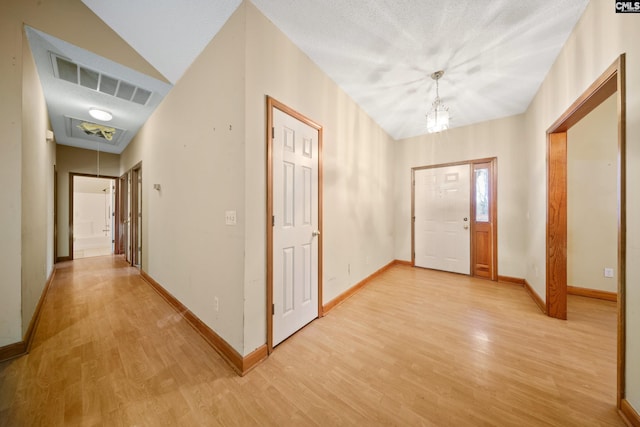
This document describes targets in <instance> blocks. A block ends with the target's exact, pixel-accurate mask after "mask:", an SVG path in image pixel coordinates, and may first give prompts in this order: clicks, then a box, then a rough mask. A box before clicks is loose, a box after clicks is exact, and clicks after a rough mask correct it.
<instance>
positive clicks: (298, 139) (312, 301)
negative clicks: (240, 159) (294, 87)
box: [272, 109, 319, 346]
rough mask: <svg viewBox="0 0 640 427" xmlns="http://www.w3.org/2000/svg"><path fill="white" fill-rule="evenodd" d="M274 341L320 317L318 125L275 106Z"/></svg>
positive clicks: (277, 341)
mask: <svg viewBox="0 0 640 427" xmlns="http://www.w3.org/2000/svg"><path fill="white" fill-rule="evenodd" d="M273 127H274V133H273V309H272V310H273V345H274V346H275V345H277V344H279V343H280V342H282V341H283V340H285V339H286V338H287V337H289V336H290V335H292V334H293V333H294V332H296V331H297V330H298V329H300V328H302V327H303V326H304V325H306V324H307V323H309V322H311V321H312V320H313V319H315V318H316V317H318V233H317V231H318V230H319V223H318V130H317V129H315V128H313V127H311V126H309V125H306V124H305V123H303V122H301V121H299V120H297V119H296V118H294V117H292V116H290V115H288V114H286V113H284V112H282V111H280V110H278V109H274V112H273Z"/></svg>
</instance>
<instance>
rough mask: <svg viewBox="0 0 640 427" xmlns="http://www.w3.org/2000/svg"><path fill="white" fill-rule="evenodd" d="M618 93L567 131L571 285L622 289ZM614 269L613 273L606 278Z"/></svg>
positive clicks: (569, 280)
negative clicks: (605, 274) (619, 236)
mask: <svg viewBox="0 0 640 427" xmlns="http://www.w3.org/2000/svg"><path fill="white" fill-rule="evenodd" d="M616 101H617V97H616V96H615V95H614V96H611V97H610V98H609V99H608V100H607V101H605V102H604V103H602V104H601V105H600V106H598V107H597V108H596V109H595V110H593V111H592V112H591V113H590V114H589V115H588V116H587V117H585V118H583V119H582V120H580V122H578V123H577V124H576V125H574V126H573V127H572V128H571V129H569V131H568V132H567V141H568V142H567V284H568V285H570V286H577V287H580V288H587V289H595V290H600V291H607V292H613V293H616V292H617V291H618V271H617V266H618V209H617V208H618V115H617V103H616ZM604 268H613V270H614V277H611V278H606V277H604V274H603V271H604Z"/></svg>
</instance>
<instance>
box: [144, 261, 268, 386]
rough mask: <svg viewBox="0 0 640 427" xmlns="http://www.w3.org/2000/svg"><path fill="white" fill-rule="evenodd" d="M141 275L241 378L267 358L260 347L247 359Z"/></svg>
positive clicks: (158, 284) (155, 284)
mask: <svg viewBox="0 0 640 427" xmlns="http://www.w3.org/2000/svg"><path fill="white" fill-rule="evenodd" d="M140 275H141V276H142V278H143V279H144V281H145V282H147V283H148V284H149V285H150V286H151V288H153V289H154V290H155V291H156V292H157V293H158V294H159V295H160V296H161V297H162V298H163V299H164V300H165V301H166V302H167V303H168V304H169V305H170V306H171V307H172V308H173V309H174V310H175V311H177V312H178V313H179V314H180V315H181V316H182V317H183V318H184V319H185V320H186V321H187V323H188V324H189V325H190V326H191V327H192V328H193V329H195V330H196V332H198V334H200V336H201V337H202V338H203V339H204V340H205V341H206V342H207V344H209V345H210V346H211V347H212V348H213V349H214V350H215V351H216V352H217V353H218V354H219V355H220V356H222V358H223V359H224V360H226V361H227V363H229V365H230V366H231V368H232V369H233V370H234V371H236V373H238V375H240V376H244V375H245V374H246V373H247V372H249V371H250V370H251V369H253V368H255V367H256V366H257V365H258V364H259V363H260V362H262V361H263V360H264V359H266V357H267V346H266V345H264V346H262V347H259V348H258V349H256V350H255V351H253V352H252V353H251V354H249V355H247V356H246V357H242V355H240V353H238V352H237V351H236V350H235V349H234V348H233V347H231V345H229V343H228V342H226V341H225V340H224V339H223V338H222V337H221V336H220V335H218V334H217V333H216V332H215V331H214V330H213V329H211V328H210V327H209V326H207V325H206V324H205V323H204V322H203V321H202V320H200V318H199V317H198V316H196V315H195V314H193V312H191V310H189V309H188V308H187V307H186V306H185V305H184V304H182V303H181V302H180V301H179V300H178V299H177V298H176V297H174V296H173V295H171V293H170V292H168V291H167V290H166V289H165V288H164V287H163V286H162V285H160V283H158V282H157V281H156V280H155V279H154V278H153V277H151V276H149V274H147V272H145V271H144V270H140Z"/></svg>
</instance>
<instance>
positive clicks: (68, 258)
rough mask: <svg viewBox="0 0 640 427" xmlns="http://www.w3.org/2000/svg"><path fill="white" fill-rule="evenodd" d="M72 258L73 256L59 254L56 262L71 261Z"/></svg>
mask: <svg viewBox="0 0 640 427" xmlns="http://www.w3.org/2000/svg"><path fill="white" fill-rule="evenodd" d="M71 260H72V258H71V256H59V257H58V258H56V262H65V261H71Z"/></svg>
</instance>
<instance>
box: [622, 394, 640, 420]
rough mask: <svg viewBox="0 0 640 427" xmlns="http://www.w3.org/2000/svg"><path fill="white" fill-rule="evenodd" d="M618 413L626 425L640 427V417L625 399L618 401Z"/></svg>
mask: <svg viewBox="0 0 640 427" xmlns="http://www.w3.org/2000/svg"><path fill="white" fill-rule="evenodd" d="M619 412H620V416H621V417H622V419H623V420H625V421H626V422H627V424H629V425H630V426H633V427H640V415H639V414H638V412H637V411H636V410H635V409H634V408H633V406H631V404H630V403H629V402H628V401H627V399H622V400H621V401H620V410H619Z"/></svg>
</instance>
